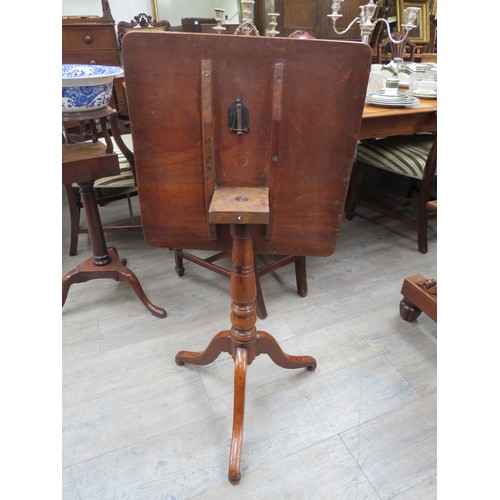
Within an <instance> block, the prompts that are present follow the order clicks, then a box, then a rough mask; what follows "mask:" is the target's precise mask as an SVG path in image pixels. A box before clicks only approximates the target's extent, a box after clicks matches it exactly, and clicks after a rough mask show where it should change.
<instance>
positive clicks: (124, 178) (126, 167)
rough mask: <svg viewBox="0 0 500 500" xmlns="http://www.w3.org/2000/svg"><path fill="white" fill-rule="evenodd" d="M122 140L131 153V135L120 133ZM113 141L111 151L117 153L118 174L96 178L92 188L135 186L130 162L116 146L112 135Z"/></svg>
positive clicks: (132, 149) (132, 148) (102, 140)
mask: <svg viewBox="0 0 500 500" xmlns="http://www.w3.org/2000/svg"><path fill="white" fill-rule="evenodd" d="M99 140H100V141H101V142H105V141H104V139H102V138H101V139H99ZM122 140H123V142H124V143H125V146H127V148H128V149H129V150H130V151H131V152H132V153H133V151H134V146H133V144H132V135H131V134H127V135H122ZM111 141H112V142H113V151H115V152H116V153H118V163H119V166H120V175H114V176H112V177H102V178H101V179H96V181H95V182H94V189H99V188H115V189H123V188H135V176H134V171H133V169H132V166H131V165H130V162H129V161H128V159H127V158H126V157H125V155H124V154H123V152H122V151H121V149H120V148H119V147H118V144H117V143H116V141H115V139H114V137H111Z"/></svg>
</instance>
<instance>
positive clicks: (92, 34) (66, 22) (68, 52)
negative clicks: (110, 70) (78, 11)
mask: <svg viewBox="0 0 500 500" xmlns="http://www.w3.org/2000/svg"><path fill="white" fill-rule="evenodd" d="M62 62H63V64H71V63H79V64H102V65H106V66H121V61H120V50H119V47H118V40H117V36H116V31H115V22H114V20H113V19H112V18H111V19H106V18H103V17H70V18H63V20H62ZM114 90H115V92H114V101H115V102H114V103H112V105H113V106H114V107H115V108H116V109H117V111H118V112H119V114H120V115H127V113H128V111H127V103H126V99H125V92H124V90H123V86H122V79H116V80H115V85H114Z"/></svg>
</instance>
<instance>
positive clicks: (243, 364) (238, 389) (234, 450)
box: [228, 347, 247, 484]
mask: <svg viewBox="0 0 500 500" xmlns="http://www.w3.org/2000/svg"><path fill="white" fill-rule="evenodd" d="M246 370H247V350H246V349H245V348H242V347H238V348H237V349H236V355H235V359H234V406H233V435H232V439H231V453H230V455H229V472H228V478H229V481H230V482H231V483H232V484H238V483H239V482H240V479H241V472H240V463H241V447H242V441H243V420H244V416H245V383H246Z"/></svg>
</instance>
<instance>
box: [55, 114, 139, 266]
mask: <svg viewBox="0 0 500 500" xmlns="http://www.w3.org/2000/svg"><path fill="white" fill-rule="evenodd" d="M68 118H70V117H68ZM110 120H112V122H109V123H113V130H112V135H111V134H110V139H111V142H112V143H113V150H114V151H115V152H117V154H118V162H119V167H120V174H119V175H112V176H106V177H101V178H97V179H96V180H95V182H94V191H95V196H96V200H97V203H98V204H99V205H101V206H103V205H105V204H106V203H109V202H112V201H117V200H123V199H125V200H127V204H128V211H129V223H127V224H123V223H117V224H108V225H105V226H103V231H105V232H115V231H137V230H141V225H140V222H139V221H138V220H136V218H135V215H134V211H133V208H132V200H131V198H132V197H134V196H137V194H138V193H137V184H136V180H135V163H134V155H133V146H132V136H131V135H130V134H124V135H122V134H121V133H120V131H119V130H120V129H119V125H118V121H117V118H116V115H112V116H111V118H110ZM87 123H88V124H89V125H90V129H91V130H93V135H92V139H91V140H90V141H85V142H94V143H95V142H97V141H100V142H103V143H104V142H105V138H104V137H103V132H104V131H105V132H106V133H109V131H108V130H107V125H105V126H104V128H102V130H101V131H99V130H98V129H97V127H96V125H95V122H94V121H93V120H89V121H88V122H87ZM103 123H104V122H103ZM74 142H78V141H75V139H74V136H73V138H71V137H70V135H69V134H68V133H67V132H66V130H65V128H64V123H63V143H65V144H69V143H74ZM64 188H65V190H66V195H67V198H68V207H69V213H70V225H71V230H70V247H69V255H70V256H74V255H76V254H77V252H78V236H79V235H80V234H88V233H89V228H88V227H87V226H82V225H81V211H82V208H83V204H82V199H81V193H80V189H79V187H78V186H77V185H76V184H75V183H73V184H65V185H64Z"/></svg>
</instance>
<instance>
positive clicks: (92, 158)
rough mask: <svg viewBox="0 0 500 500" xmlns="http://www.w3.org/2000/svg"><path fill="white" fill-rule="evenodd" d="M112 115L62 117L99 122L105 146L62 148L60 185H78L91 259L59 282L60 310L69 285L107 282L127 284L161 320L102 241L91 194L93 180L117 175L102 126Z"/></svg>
mask: <svg viewBox="0 0 500 500" xmlns="http://www.w3.org/2000/svg"><path fill="white" fill-rule="evenodd" d="M115 113H116V111H115V110H113V109H111V108H109V107H106V108H103V109H99V110H96V111H94V112H85V113H78V114H75V113H65V114H64V113H63V121H64V119H67V120H69V119H75V118H76V119H78V120H80V119H81V120H93V119H100V120H101V126H102V130H103V135H104V137H105V140H106V144H103V143H101V142H99V141H98V142H82V143H73V144H63V145H62V183H63V184H71V183H77V184H78V187H79V189H80V192H81V195H82V200H83V206H84V209H85V215H86V217H87V224H88V231H89V238H90V243H91V246H92V257H90V258H89V259H87V260H85V261H84V262H82V263H80V264H79V265H78V266H76V267H75V268H74V269H72V270H71V271H69V272H68V273H66V274H65V275H64V277H63V280H62V305H63V306H64V304H65V302H66V298H67V296H68V291H69V288H70V286H71V285H72V284H74V283H84V282H87V281H90V280H93V279H98V278H110V279H114V280H115V281H123V282H126V283H128V284H129V285H130V286H131V287H132V289H133V290H134V292H135V293H136V295H137V296H138V297H139V299H140V301H141V302H142V303H143V304H144V305H145V306H146V307H147V308H148V309H149V311H150V312H151V314H153V316H156V317H157V318H165V317H166V316H167V312H166V311H165V310H164V309H162V308H161V307H158V306H155V305H154V304H152V303H151V302H150V300H149V299H148V298H147V297H146V294H145V293H144V290H143V289H142V286H141V284H140V282H139V280H138V279H137V276H136V275H135V274H134V273H133V272H132V271H131V270H130V269H129V268H128V267H126V266H125V264H126V260H121V259H120V258H119V256H118V252H117V250H116V248H114V247H110V248H108V247H107V246H106V240H105V238H104V231H103V229H102V223H101V217H100V215H99V209H98V207H97V202H96V197H95V192H94V180H95V179H98V178H100V177H108V176H112V175H118V174H119V173H120V167H119V164H118V155H117V154H116V153H115V152H113V145H112V142H111V140H110V139H109V135H108V133H107V125H106V120H107V117H108V116H111V115H113V114H115ZM64 115H66V116H64ZM68 115H69V116H68ZM115 133H116V132H115Z"/></svg>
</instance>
